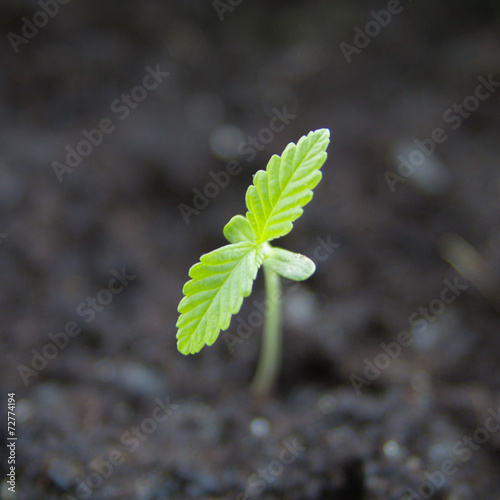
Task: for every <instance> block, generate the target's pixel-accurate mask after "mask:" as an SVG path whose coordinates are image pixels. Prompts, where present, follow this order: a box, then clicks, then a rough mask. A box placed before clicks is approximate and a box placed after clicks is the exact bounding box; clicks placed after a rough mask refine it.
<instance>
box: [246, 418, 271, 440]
mask: <svg viewBox="0 0 500 500" xmlns="http://www.w3.org/2000/svg"><path fill="white" fill-rule="evenodd" d="M270 430H271V425H270V424H269V421H268V420H266V419H265V418H262V417H259V418H255V419H254V420H252V423H251V424H250V432H251V433H252V435H253V436H255V437H257V438H263V437H265V436H267V435H268V434H269V431H270Z"/></svg>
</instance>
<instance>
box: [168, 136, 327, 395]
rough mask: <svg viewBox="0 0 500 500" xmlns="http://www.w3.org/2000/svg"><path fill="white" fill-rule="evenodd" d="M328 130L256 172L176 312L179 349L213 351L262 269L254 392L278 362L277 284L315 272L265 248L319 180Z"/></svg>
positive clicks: (268, 382)
mask: <svg viewBox="0 0 500 500" xmlns="http://www.w3.org/2000/svg"><path fill="white" fill-rule="evenodd" d="M329 142H330V131H329V130H328V129H319V130H316V131H315V132H310V133H309V134H308V135H307V136H303V137H301V139H300V140H299V141H298V143H297V144H296V145H295V144H294V143H293V142H292V143H290V144H289V145H288V146H287V147H286V148H285V150H284V151H283V154H282V155H281V157H279V156H277V155H273V156H272V158H271V159H270V161H269V163H268V165H267V169H266V171H263V170H259V171H258V172H257V173H256V174H255V175H254V179H253V185H251V186H250V187H249V188H248V190H247V193H246V205H247V208H248V212H247V213H246V216H245V217H243V216H241V215H236V216H235V217H233V218H232V219H231V220H230V221H229V222H228V224H226V226H225V227H224V236H225V237H226V239H227V240H228V241H229V243H230V244H229V245H225V246H223V247H221V248H219V249H217V250H214V251H213V252H210V253H207V254H205V255H202V256H201V258H200V262H198V263H197V264H195V265H194V266H193V267H191V269H190V270H189V276H190V277H191V278H192V279H191V280H190V281H188V282H187V283H186V284H185V285H184V288H183V293H184V295H185V296H184V297H183V299H182V300H181V302H180V304H179V307H178V311H179V313H181V315H180V317H179V319H178V321H177V325H176V326H177V327H178V331H177V347H178V349H179V351H180V352H181V353H183V354H193V353H196V352H198V351H200V350H201V348H202V347H203V346H204V345H205V344H207V345H212V344H213V343H214V342H215V340H216V339H217V337H218V336H219V333H220V331H221V330H225V329H226V328H228V327H229V323H230V321H231V316H232V315H233V314H237V313H238V312H239V310H240V308H241V304H242V303H243V298H244V297H248V296H249V295H250V293H251V291H252V285H253V282H254V280H255V278H256V276H257V271H258V270H259V268H260V266H261V265H263V266H264V279H265V287H266V304H267V311H266V315H265V316H266V317H265V323H264V333H263V347H262V350H261V354H260V358H259V364H258V366H257V373H256V375H255V378H254V381H253V383H252V388H253V390H254V391H255V392H256V393H258V394H267V393H268V392H269V391H270V389H271V387H272V385H273V383H274V379H275V377H276V374H277V371H278V368H279V366H280V362H281V309H280V306H279V304H280V302H281V293H282V292H281V279H280V277H279V275H281V276H284V277H285V278H289V279H292V280H295V281H302V280H305V279H307V278H309V277H310V276H311V275H312V274H313V273H314V271H315V269H316V266H315V265H314V262H312V261H311V260H310V259H308V258H307V257H305V256H303V255H300V254H297V253H292V252H289V251H287V250H283V249H282V248H277V247H272V246H271V245H270V244H269V242H270V241H271V240H274V239H276V238H279V237H281V236H284V235H285V234H288V233H289V232H290V231H291V230H292V227H293V224H292V222H293V221H295V220H296V219H298V218H299V217H300V216H301V215H302V212H303V210H302V207H303V206H304V205H306V204H307V203H309V201H311V198H312V197H313V192H312V189H313V188H314V187H316V185H317V184H318V182H319V181H320V180H321V171H320V168H321V166H322V165H323V163H324V162H325V160H326V156H327V155H326V148H327V147H328V144H329Z"/></svg>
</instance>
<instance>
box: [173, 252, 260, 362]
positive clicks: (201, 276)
mask: <svg viewBox="0 0 500 500" xmlns="http://www.w3.org/2000/svg"><path fill="white" fill-rule="evenodd" d="M263 257H264V255H263V251H262V249H261V248H258V247H257V246H255V245H253V244H252V243H246V242H241V243H234V244H231V245H225V246H223V247H222V248H219V249H217V250H214V251H213V252H210V253H208V254H205V255H203V256H202V257H201V259H200V262H199V263H198V264H195V265H194V266H193V267H191V269H190V270H189V276H190V277H191V278H192V279H191V280H190V281H188V282H187V283H186V284H185V285H184V289H183V292H184V295H185V297H184V298H183V299H182V300H181V302H180V304H179V307H178V311H179V312H180V313H181V315H180V316H179V319H178V321H177V325H176V326H177V327H178V332H177V347H178V349H179V351H180V352H182V353H183V354H193V353H196V352H198V351H200V350H201V348H202V347H203V346H204V345H205V344H206V345H212V344H213V343H214V342H215V340H216V339H217V337H218V336H219V332H220V331H221V330H225V329H226V328H227V327H228V326H229V323H230V321H231V316H232V315H233V314H236V313H237V312H239V310H240V308H241V304H242V303H243V298H244V297H248V295H250V293H251V291H252V285H253V282H254V280H255V278H256V276H257V271H258V270H259V267H260V266H261V264H262V259H263Z"/></svg>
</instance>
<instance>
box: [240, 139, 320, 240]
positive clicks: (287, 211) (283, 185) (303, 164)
mask: <svg viewBox="0 0 500 500" xmlns="http://www.w3.org/2000/svg"><path fill="white" fill-rule="evenodd" d="M329 142H330V131H329V130H328V129H319V130H316V131H314V132H310V133H309V134H308V135H307V136H303V137H301V138H300V140H299V141H298V142H297V144H296V145H295V144H294V143H291V144H289V145H288V146H287V147H286V148H285V150H284V151H283V154H282V155H281V158H280V157H279V156H277V155H274V156H273V157H272V158H271V160H270V161H269V163H268V165H267V169H266V171H263V170H260V171H258V172H257V173H256V174H255V176H254V181H253V185H252V186H250V187H249V188H248V190H247V193H246V204H247V208H248V212H247V214H246V218H247V219H248V222H249V223H250V225H251V227H252V230H253V232H254V233H255V235H256V237H257V243H258V244H259V243H263V242H266V241H270V240H273V239H275V238H279V237H281V236H284V235H285V234H288V233H289V232H290V231H291V230H292V227H293V224H292V222H293V221H295V220H296V219H298V218H299V217H300V216H301V215H302V212H303V210H302V207H303V206H304V205H306V204H307V203H309V201H311V198H312V196H313V192H312V189H313V188H314V187H316V185H317V184H318V182H319V181H320V180H321V171H320V170H319V169H320V168H321V166H322V165H323V163H324V162H325V160H326V156H327V154H326V152H325V151H326V148H327V147H328V144H329Z"/></svg>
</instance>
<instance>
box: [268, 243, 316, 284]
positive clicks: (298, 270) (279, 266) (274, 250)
mask: <svg viewBox="0 0 500 500" xmlns="http://www.w3.org/2000/svg"><path fill="white" fill-rule="evenodd" d="M263 265H264V266H266V267H267V268H268V269H271V271H274V272H275V273H278V274H280V275H281V276H283V277H284V278H288V279H290V280H294V281H304V280H306V279H307V278H309V277H311V276H312V275H313V274H314V271H316V265H315V264H314V262H313V261H312V260H311V259H309V258H308V257H306V256H305V255H302V254H300V253H294V252H289V251H288V250H284V249H283V248H278V247H271V249H270V251H269V253H268V254H267V255H266V257H265V259H264V262H263Z"/></svg>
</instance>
